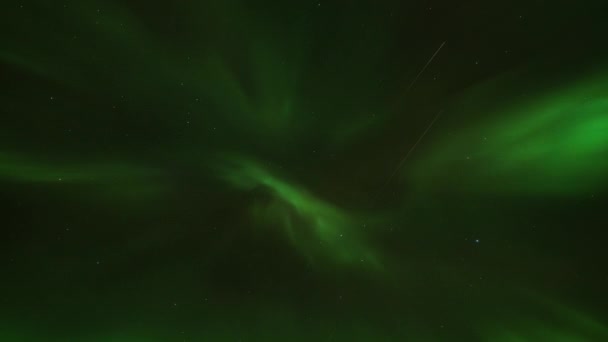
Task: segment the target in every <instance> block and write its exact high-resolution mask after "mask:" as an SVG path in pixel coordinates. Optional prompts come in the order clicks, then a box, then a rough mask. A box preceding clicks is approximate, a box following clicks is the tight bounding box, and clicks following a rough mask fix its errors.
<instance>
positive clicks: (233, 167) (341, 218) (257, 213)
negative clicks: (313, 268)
mask: <svg viewBox="0 0 608 342" xmlns="http://www.w3.org/2000/svg"><path fill="white" fill-rule="evenodd" d="M220 173H221V177H222V178H224V179H225V180H226V181H227V182H228V183H230V184H231V185H233V186H235V187H237V188H239V189H243V190H247V191H252V190H262V191H267V192H269V196H268V197H269V198H268V199H267V201H257V202H256V203H254V204H253V205H252V216H253V217H254V218H255V219H256V220H257V221H258V222H261V223H263V224H271V225H277V226H280V227H281V228H282V229H283V232H284V234H285V235H286V236H287V237H288V238H289V240H290V241H291V243H292V244H293V245H294V246H295V247H296V248H297V249H298V250H299V251H300V252H301V253H302V254H303V255H304V256H306V257H307V258H309V260H311V261H312V260H313V259H314V258H315V257H317V256H320V255H322V256H325V257H327V258H329V259H331V260H333V261H335V262H336V263H338V264H341V265H357V264H359V265H363V266H364V267H367V268H372V269H379V268H381V263H380V261H379V259H378V257H377V256H376V254H375V253H374V252H372V251H371V249H370V248H369V247H367V246H366V245H365V244H364V243H363V242H362V238H363V236H362V235H363V234H362V232H361V229H357V228H358V227H363V225H364V224H363V223H361V224H358V223H357V218H356V217H354V215H351V214H348V213H347V212H345V211H344V210H342V209H340V208H338V207H336V206H334V205H332V204H330V203H328V202H326V201H324V200H322V199H320V198H318V197H316V196H314V195H312V194H310V193H308V192H307V191H306V190H305V189H302V188H299V187H297V186H295V185H292V184H289V183H288V182H286V181H284V180H282V179H281V178H279V177H277V176H274V175H273V174H272V173H271V172H269V171H268V170H266V169H265V168H264V167H262V166H261V165H260V164H257V163H255V162H252V161H248V160H244V159H234V160H233V161H232V162H231V163H229V164H228V166H224V167H221V168H220Z"/></svg>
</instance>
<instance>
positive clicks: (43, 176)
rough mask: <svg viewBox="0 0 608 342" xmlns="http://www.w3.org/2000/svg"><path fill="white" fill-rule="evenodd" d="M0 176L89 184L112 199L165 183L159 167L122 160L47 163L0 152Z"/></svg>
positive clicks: (156, 191) (157, 190)
mask: <svg viewBox="0 0 608 342" xmlns="http://www.w3.org/2000/svg"><path fill="white" fill-rule="evenodd" d="M0 180H1V181H8V182H21V183H32V184H36V185H42V184H43V185H57V186H64V187H68V188H71V187H76V188H78V187H81V186H83V187H84V189H86V188H92V189H94V190H95V193H93V194H89V197H91V198H95V197H97V196H98V195H100V194H105V195H106V196H108V197H110V198H112V199H117V200H118V199H132V200H137V201H139V200H145V199H147V198H154V197H157V196H159V195H161V194H163V193H165V192H166V190H167V188H168V184H166V182H163V181H162V172H161V170H159V169H154V168H145V167H138V166H133V165H129V164H125V163H122V164H121V163H117V162H112V163H99V162H96V163H81V164H73V163H69V164H68V163H64V164H62V163H48V162H46V163H45V162H40V161H34V160H32V159H31V158H27V157H23V156H17V155H13V154H7V153H0Z"/></svg>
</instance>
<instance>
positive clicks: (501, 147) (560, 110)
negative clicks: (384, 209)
mask: <svg viewBox="0 0 608 342" xmlns="http://www.w3.org/2000/svg"><path fill="white" fill-rule="evenodd" d="M607 85H608V78H606V77H605V76H602V77H596V78H593V79H588V80H585V81H582V82H579V83H578V84H576V85H574V86H570V87H565V88H564V89H563V90H560V91H553V92H551V93H550V94H548V95H544V96H540V97H539V98H538V99H536V98H535V99H534V100H531V101H525V102H523V101H522V102H520V103H514V104H511V105H510V106H509V108H508V109H507V110H506V111H503V112H499V113H485V115H484V116H488V115H490V116H491V117H492V118H493V119H490V120H485V122H482V123H480V124H476V125H474V126H472V127H468V128H464V129H460V130H457V131H455V132H452V134H450V136H449V137H447V138H446V137H443V138H442V137H437V138H436V139H437V140H438V142H436V143H434V147H433V148H432V150H431V152H430V153H428V154H427V156H428V157H422V160H421V161H420V162H419V163H417V164H416V167H415V171H413V174H414V177H415V178H416V179H417V180H419V181H421V183H425V182H429V181H430V179H433V182H436V183H443V182H442V179H441V178H442V177H441V176H439V175H438V172H440V171H441V170H443V169H445V168H446V167H453V168H455V170H458V171H457V172H458V178H457V179H455V180H454V182H452V184H451V185H448V186H457V187H459V188H460V189H462V190H464V191H467V192H469V191H471V192H477V191H501V192H505V193H530V194H534V193H538V194H547V193H552V194H577V193H581V192H589V191H591V190H592V189H593V188H594V187H597V186H600V185H602V184H604V183H605V181H606V177H605V175H606V174H607V173H608V159H606V157H605V156H606V155H607V153H608V97H606V95H605V91H604V90H605V88H606V86H607ZM465 110H466V108H465ZM470 110H472V111H475V109H474V108H470ZM453 115H459V112H458V109H456V110H455V113H454V114H453ZM446 184H447V183H446Z"/></svg>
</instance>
